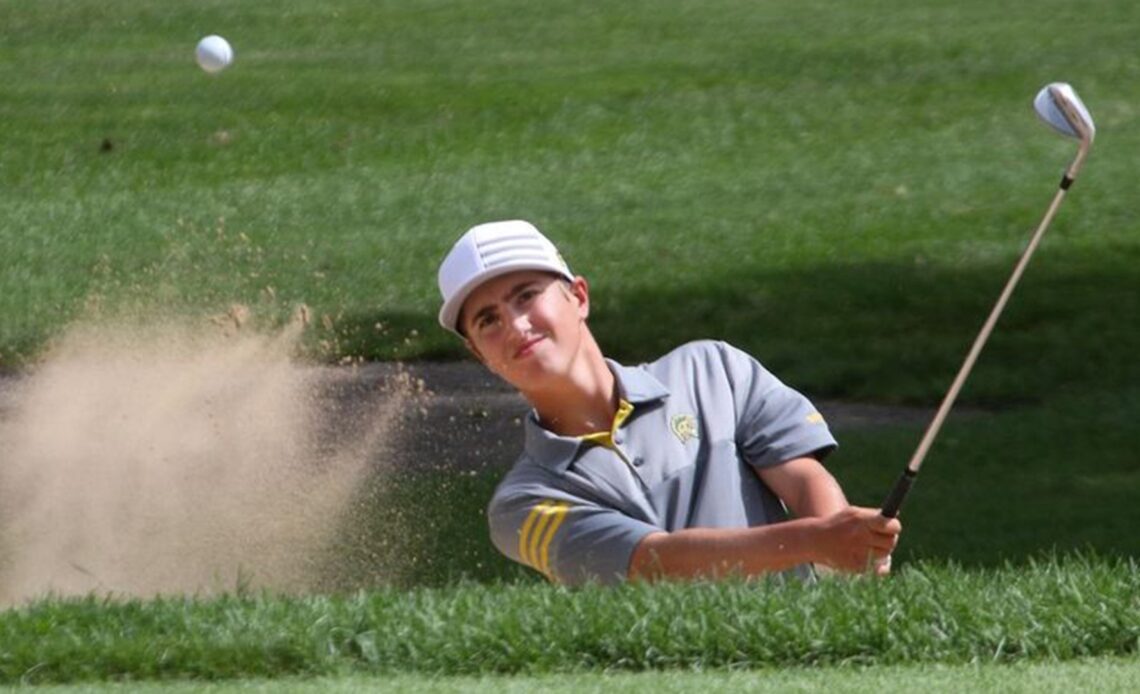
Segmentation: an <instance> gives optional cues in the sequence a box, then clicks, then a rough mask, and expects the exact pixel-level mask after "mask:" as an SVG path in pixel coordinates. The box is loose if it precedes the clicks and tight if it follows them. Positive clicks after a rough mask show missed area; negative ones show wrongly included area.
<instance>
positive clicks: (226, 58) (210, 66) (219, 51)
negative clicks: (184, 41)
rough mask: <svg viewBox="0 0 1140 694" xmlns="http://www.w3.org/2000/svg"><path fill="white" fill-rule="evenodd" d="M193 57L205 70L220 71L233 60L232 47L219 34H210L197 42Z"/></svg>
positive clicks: (210, 71)
mask: <svg viewBox="0 0 1140 694" xmlns="http://www.w3.org/2000/svg"><path fill="white" fill-rule="evenodd" d="M194 57H195V58H197V59H198V65H199V66H201V68H202V69H203V70H205V71H206V72H209V73H215V72H221V71H222V70H225V69H226V68H227V67H229V65H230V63H232V62H233V61H234V49H233V48H232V47H231V46H230V42H229V41H226V40H225V39H223V38H222V37H221V36H215V35H210V36H207V37H206V38H204V39H202V40H201V41H199V42H198V47H197V48H196V49H194Z"/></svg>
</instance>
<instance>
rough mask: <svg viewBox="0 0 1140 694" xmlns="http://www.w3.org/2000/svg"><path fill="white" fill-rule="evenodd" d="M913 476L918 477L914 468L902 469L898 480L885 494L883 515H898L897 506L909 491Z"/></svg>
mask: <svg viewBox="0 0 1140 694" xmlns="http://www.w3.org/2000/svg"><path fill="white" fill-rule="evenodd" d="M915 477H918V473H917V472H915V471H914V470H911V469H910V468H907V469H905V470H903V473H902V474H901V475H899V479H898V481H897V482H895V486H894V488H892V489H891V493H890V494H888V495H887V500H886V501H884V502H883V510H882V513H883V516H885V517H887V518H894V517H895V516H897V515H899V508H900V507H901V506H902V503H903V499H905V498H906V495H907V492H909V491H910V488H911V485H913V484H914V478H915Z"/></svg>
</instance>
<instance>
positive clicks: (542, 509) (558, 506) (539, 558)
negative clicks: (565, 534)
mask: <svg viewBox="0 0 1140 694" xmlns="http://www.w3.org/2000/svg"><path fill="white" fill-rule="evenodd" d="M569 508H570V503H569V502H566V501H557V502H556V501H542V502H540V503H538V504H535V506H534V508H532V509H531V510H530V514H529V515H528V516H527V517H526V521H525V522H524V523H523V526H522V530H520V531H519V557H520V558H521V559H522V562H523V563H524V564H526V565H527V566H530V567H532V568H535V569H538V570H539V571H542V572H543V573H546V572H547V570H546V568H545V567H546V564H547V562H548V559H549V552H550V543H551V541H552V540H553V539H554V533H555V532H556V531H557V530H558V526H559V525H561V524H562V520H563V518H564V517H565V515H566V511H567V509H569ZM540 552H541V553H540Z"/></svg>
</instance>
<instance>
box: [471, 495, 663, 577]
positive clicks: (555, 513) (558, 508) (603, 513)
mask: <svg viewBox="0 0 1140 694" xmlns="http://www.w3.org/2000/svg"><path fill="white" fill-rule="evenodd" d="M487 515H488V520H489V521H490V525H491V540H492V541H493V542H494V544H495V547H496V548H497V549H498V550H499V551H500V552H502V553H503V554H504V555H506V556H507V557H508V558H510V559H513V560H514V561H517V562H519V563H521V564H524V565H526V566H529V567H531V568H532V569H535V570H536V571H539V572H541V573H542V574H543V575H545V576H546V577H547V578H548V579H550V580H551V581H553V582H555V583H562V584H566V585H578V584H581V583H585V582H589V581H593V582H597V583H600V584H604V585H611V584H616V583H621V582H622V581H624V580H625V579H626V576H627V575H628V572H629V562H630V558H631V557H632V556H633V550H634V549H635V548H636V547H637V545H638V543H639V542H641V540H642V538H644V537H645V536H646V535H648V534H649V533H651V532H654V531H659V530H660V528H658V527H656V526H653V525H650V524H649V523H645V522H642V521H639V520H637V519H635V518H631V517H629V516H627V515H625V514H623V513H621V512H619V511H617V510H614V509H610V508H606V507H603V506H600V505H598V504H596V503H593V502H589V501H587V500H583V499H577V498H572V497H568V496H563V497H559V498H544V497H541V496H538V495H529V494H511V495H503V496H499V495H496V497H495V498H494V499H492V501H491V505H490V507H489V508H488V513H487Z"/></svg>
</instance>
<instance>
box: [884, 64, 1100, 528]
mask: <svg viewBox="0 0 1140 694" xmlns="http://www.w3.org/2000/svg"><path fill="white" fill-rule="evenodd" d="M1033 108H1034V110H1035V111H1037V115H1038V116H1040V117H1041V120H1043V121H1045V122H1046V123H1048V124H1049V125H1050V126H1052V128H1053V129H1054V130H1056V131H1057V132H1059V133H1061V134H1062V135H1065V136H1067V137H1072V138H1076V139H1077V140H1079V141H1080V148H1079V149H1078V150H1077V156H1076V157H1075V158H1074V159H1073V162H1072V163H1071V164H1069V168H1068V169H1066V170H1065V174H1064V176H1063V177H1062V178H1061V185H1060V187H1059V188H1058V190H1057V193H1056V195H1054V196H1053V202H1052V203H1050V205H1049V209H1048V210H1047V211H1046V212H1045V217H1044V219H1042V220H1041V224H1040V225H1038V227H1037V231H1035V232H1033V236H1032V237H1031V238H1030V240H1029V245H1028V246H1026V247H1025V251H1024V252H1022V254H1021V258H1020V259H1019V260H1018V261H1017V265H1016V266H1015V267H1014V268H1013V274H1012V275H1010V278H1009V281H1008V282H1006V285H1005V289H1003V290H1002V292H1001V296H999V297H998V300H997V303H996V304H994V307H993V310H992V311H990V315H989V318H987V319H986V322H985V324H984V325H982V329H981V331H980V332H979V333H978V336H977V337H976V338H975V339H974V344H973V346H972V347H971V348H970V352H969V353H968V354H967V355H966V359H965V361H964V362H962V368H960V369H959V370H958V375H957V376H956V377H955V378H954V382H953V383H952V384H951V385H950V389H949V390H948V391H946V396H945V397H944V398H943V399H942V404H941V405H940V406H939V407H938V411H937V412H936V413H935V414H934V418H933V419H932V420H931V421H930V425H929V426H928V427H927V428H926V433H925V434H923V437H922V440H921V441H920V442H919V444H918V448H917V449H915V451H914V455H913V456H911V459H910V462H909V463H907V466H906V469H904V470H903V473H902V475H900V476H899V478H898V481H897V482H895V486H894V488H893V489H891V493H890V494H888V495H887V499H886V501H884V502H883V508H882V514H883V515H884V516H886V517H887V518H894V517H895V516H897V515H898V512H899V508H900V507H901V506H902V503H903V500H904V499H905V498H906V495H907V492H909V491H910V488H911V485H913V484H914V479H915V477H916V476H917V475H918V469H919V468H920V467H921V466H922V461H923V459H924V458H925V457H926V453H927V451H929V450H930V446H931V444H932V443H933V442H934V437H935V436H937V435H938V430H939V429H941V428H942V422H943V421H944V420H945V419H946V415H947V414H948V413H949V412H950V408H951V407H952V406H953V405H954V400H955V399H956V398H957V397H958V391H960V390H961V389H962V384H963V383H965V382H966V377H967V376H969V375H970V370H971V369H972V368H973V367H974V362H975V361H977V359H978V354H979V353H981V351H982V347H983V345H985V343H986V340H987V339H988V338H989V336H990V333H991V332H992V331H993V328H994V324H995V323H997V320H998V316H1000V315H1001V312H1002V310H1003V309H1004V308H1005V304H1006V302H1007V301H1009V297H1010V295H1011V294H1013V289H1014V287H1015V286H1017V282H1018V280H1020V279H1021V275H1022V273H1023V272H1024V271H1025V266H1026V265H1028V264H1029V259H1030V257H1031V256H1032V255H1033V251H1034V250H1036V249H1037V245H1038V244H1039V243H1040V242H1041V237H1042V236H1044V235H1045V230H1046V229H1047V228H1048V227H1049V223H1050V222H1052V221H1053V216H1054V215H1055V214H1056V213H1057V208H1058V207H1060V206H1061V201H1062V200H1063V199H1064V197H1065V191H1067V190H1068V189H1069V187H1070V186H1071V185H1072V184H1073V180H1074V179H1076V177H1077V173H1078V172H1079V171H1080V169H1081V165H1082V164H1084V161H1085V157H1086V156H1088V153H1089V147H1090V146H1091V145H1092V141H1093V137H1095V136H1096V126H1095V125H1093V120H1092V116H1091V115H1089V112H1088V109H1086V108H1085V105H1084V104H1083V103H1082V102H1081V99H1080V97H1079V96H1077V93H1076V92H1075V91H1074V90H1073V88H1072V87H1071V86H1069V85H1068V84H1066V83H1064V82H1053V83H1052V84H1048V85H1046V86H1045V87H1043V88H1042V89H1041V91H1040V92H1038V93H1037V97H1036V98H1035V99H1034V100H1033Z"/></svg>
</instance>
